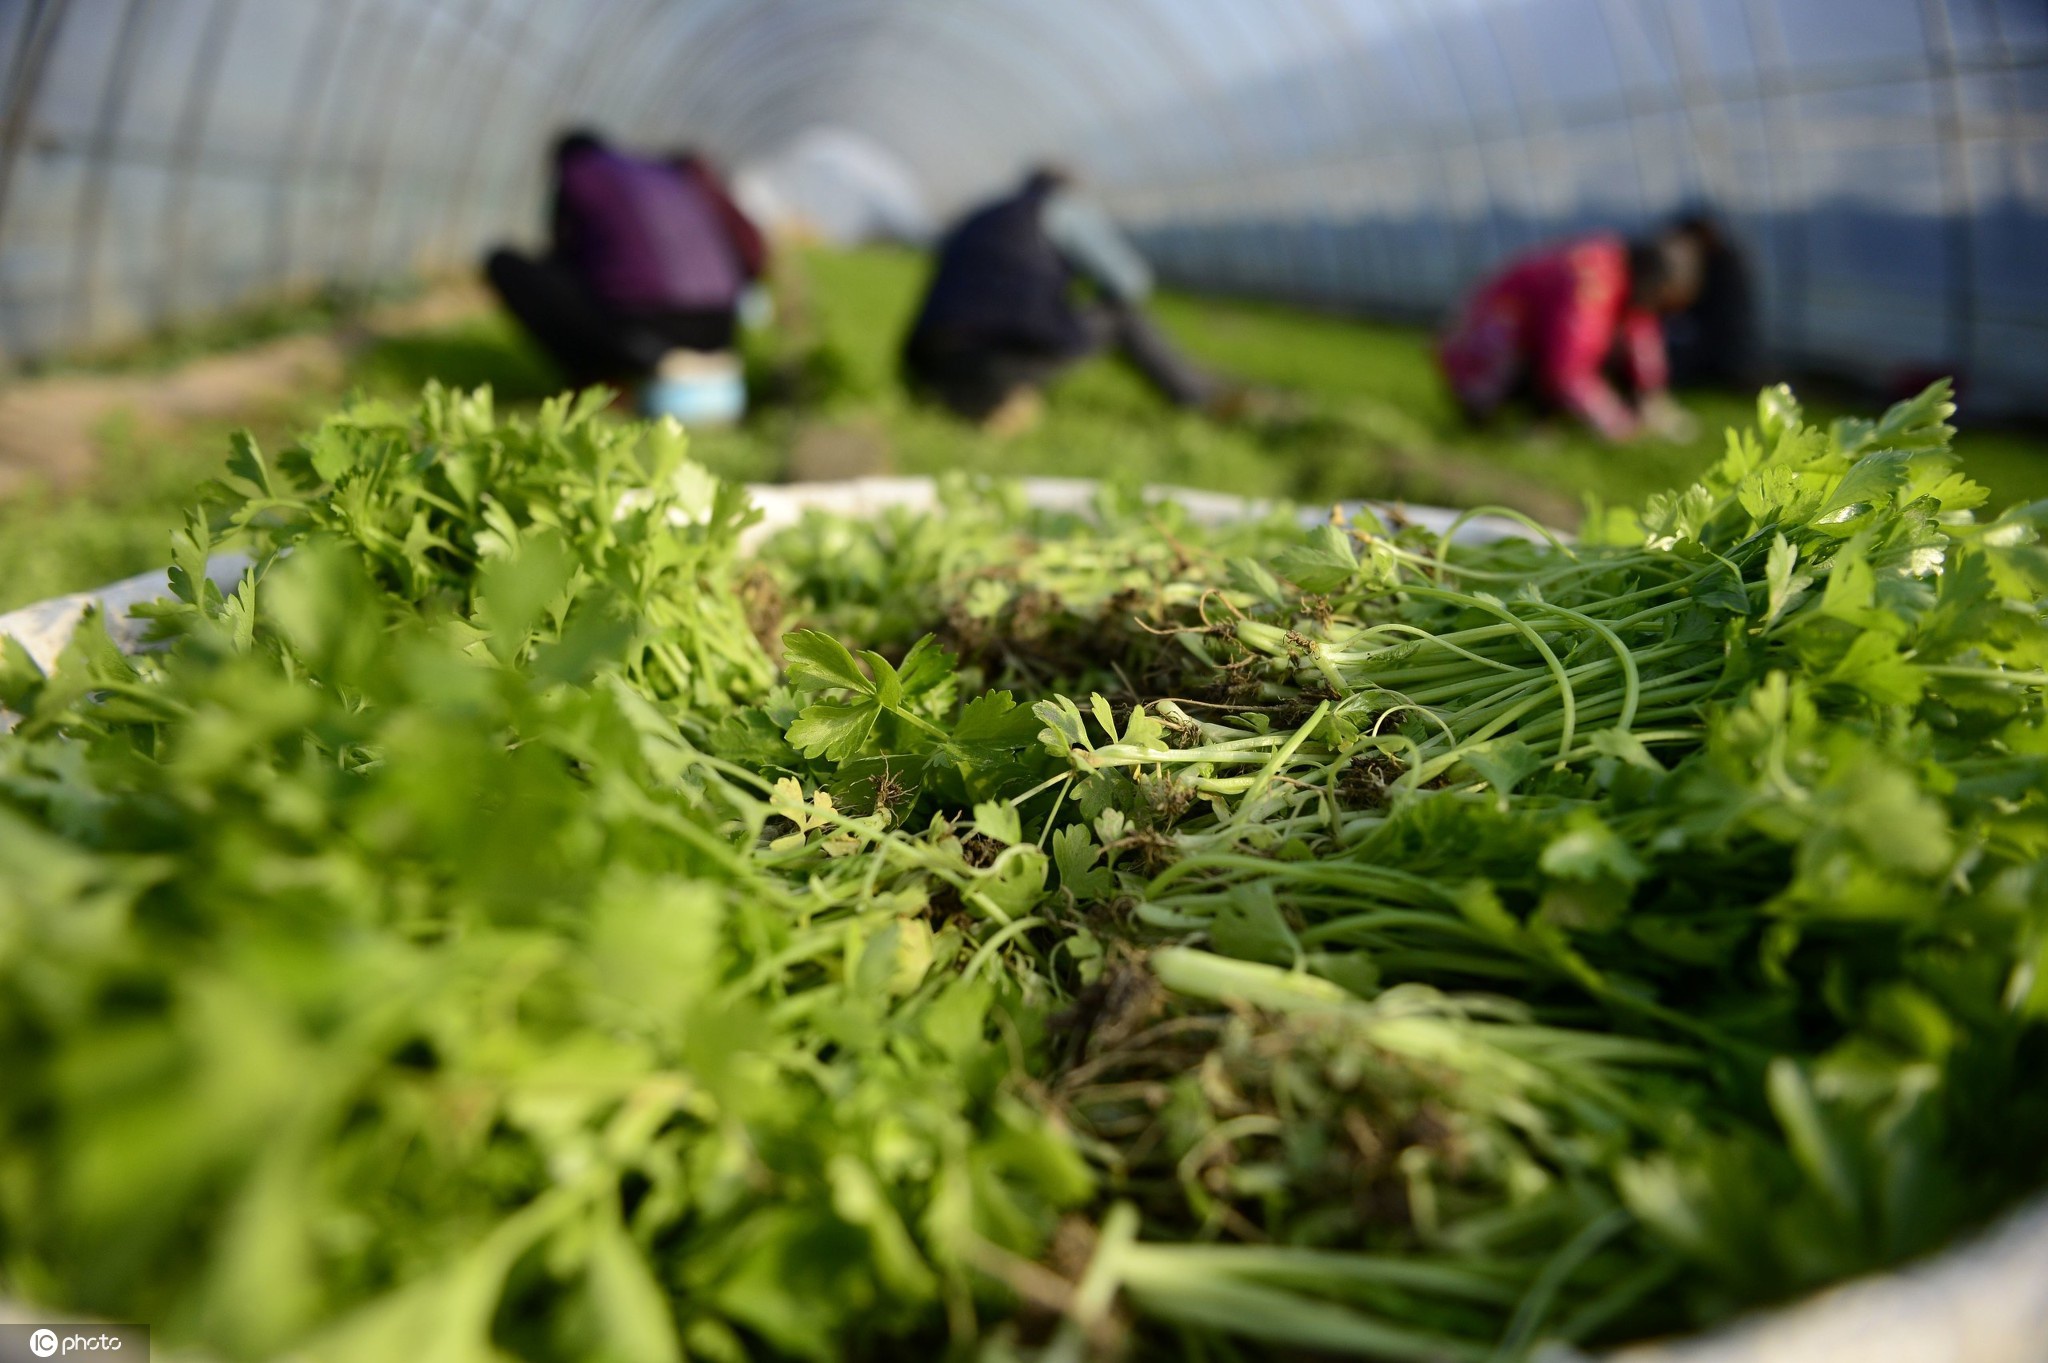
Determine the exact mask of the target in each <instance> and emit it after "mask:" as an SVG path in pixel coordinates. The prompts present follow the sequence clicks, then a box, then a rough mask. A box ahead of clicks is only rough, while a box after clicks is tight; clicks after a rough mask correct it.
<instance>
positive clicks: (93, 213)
mask: <svg viewBox="0 0 2048 1363" xmlns="http://www.w3.org/2000/svg"><path fill="white" fill-rule="evenodd" d="M148 5H149V0H128V4H127V8H125V9H124V10H123V11H122V12H121V29H120V33H119V35H118V36H117V37H116V38H115V39H114V51H113V54H112V55H111V56H110V57H109V58H108V60H107V76H106V79H105V80H104V81H103V82H102V84H101V87H100V107H99V113H98V114H97V115H95V116H94V118H93V130H92V140H91V141H90V142H89V143H88V144H87V148H86V168H85V188H84V190H83V191H82V192H81V193H80V194H79V196H78V225H77V227H76V228H75V229H74V230H73V234H72V241H71V310H72V313H73V316H74V319H75V320H74V325H75V326H76V327H77V330H78V334H79V335H81V336H89V335H91V334H92V330H93V314H94V312H95V311H96V309H95V307H94V299H95V293H96V290H94V288H93V286H92V285H93V270H94V267H95V266H96V265H97V264H98V263H99V247H100V224H101V222H102V221H104V220H105V217H106V211H107V194H108V185H107V181H108V179H109V178H110V177H111V175H112V167H111V166H110V165H109V164H108V163H109V162H110V161H111V160H112V159H113V154H114V142H115V139H116V138H118V137H119V136H120V133H121V124H122V122H123V120H124V119H126V117H127V113H128V91H129V88H130V87H131V86H132V85H133V83H134V82H133V81H132V79H131V75H132V72H133V70H134V66H135V62H136V60H137V58H138V56H139V52H138V43H137V37H138V35H139V31H140V29H141V27H142V16H143V13H144V11H145V10H146V9H147V8H148Z"/></svg>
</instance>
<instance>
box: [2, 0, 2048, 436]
mask: <svg viewBox="0 0 2048 1363" xmlns="http://www.w3.org/2000/svg"><path fill="white" fill-rule="evenodd" d="M0 63H4V64H0V353H4V354H5V355H6V356H8V357H12V358H16V359H20V358H25V357H31V356H35V355H39V354H45V353H49V352H52V351H55V350H59V349H62V348H65V347H71V346H77V345H80V344H87V343H96V342H100V341H104V340H108V339H112V338H116V337H119V336H121V335H124V334H128V333H132V332H134V331H136V330H139V329H142V328H146V327H149V326H152V325H155V324H159V323H161V322H164V321H167V320H171V319H175V318H181V317H187V316H191V315H195V314H201V313H204V312H207V311H210V310H214V309H218V308H221V307H224V306H228V305H231V304H234V303H236V302H240V301H244V300H248V299H251V298H255V297H258V296H261V295H264V294H268V293H274V292H277V291H279V290H281V289H285V288H291V287H301V286H306V285H310V284H313V283H316V282H320V281H353V282H362V281H370V280H376V279H380V278H385V277H391V276H397V275H403V274H409V273H413V272H417V271H421V270H430V269H436V268H445V267H448V266H451V265H456V264H460V263H464V262H467V261H469V260H471V259H473V258H474V256H475V254H476V253H477V251H478V250H479V249H480V248H481V247H482V246H483V245H485V244H486V243H487V242H489V241H491V240H493V239H496V238H499V237H502V236H505V235H508V234H510V235H514V236H523V237H526V238H529V239H530V238H532V237H533V236H534V235H536V233H537V230H538V227H539V223H540V219H541V198H542V195H543V192H544V186H543V181H542V167H541V153H542V149H543V148H544V147H545V145H546V143H547V141H548V139H549V138H550V136H551V135H552V134H553V133H554V132H555V131H556V130H558V129H559V128H560V127H561V126H563V125H564V124H566V123H569V122H588V123H593V124H596V125H599V126H601V127H604V128H607V129H609V130H611V131H613V132H615V133H617V134H618V135H619V136H620V137H622V138H624V139H627V140H639V141H642V142H646V143H649V144H655V145H661V144H674V143H677V142H679V141H681V140H685V139H687V140H689V141H691V142H695V143H698V144H700V145H703V146H705V147H708V148H709V149H710V150H712V151H713V152H714V153H716V154H718V155H719V156H721V157H722V158H724V159H725V160H726V161H727V162H728V163H729V164H734V165H738V166H741V167H745V166H748V165H756V166H762V165H766V166H771V167H772V165H773V164H774V160H775V157H776V156H777V155H778V153H781V152H784V151H785V150H786V149H787V148H789V147H790V146H792V145H793V144H795V143H797V142H798V141H799V140H800V139H803V138H804V137H806V136H807V135H809V136H813V137H815V136H816V135H817V134H818V132H819V130H821V129H823V130H831V131H832V132H833V133H834V135H836V136H844V137H847V138H857V139H861V140H864V141H866V142H868V143H871V144H872V145H874V146H875V147H877V148H880V149H883V150H884V151H886V152H887V153H888V154H891V155H893V157H895V158H896V159H897V160H898V161H900V163H901V164H902V165H903V166H905V167H907V168H908V169H909V171H910V172H911V174H912V175H913V176H914V177H915V180H916V182H917V184H918V185H919V186H920V188H921V190H922V192H923V195H924V196H925V199H926V201H927V203H928V204H929V205H930V206H931V207H932V208H934V209H935V210H937V211H945V210H947V209H950V208H952V207H956V206H958V205H959V204H961V203H963V202H965V201H968V200H970V199H972V198H973V197H974V196H976V195H978V194H982V193H985V192H986V191H988V190H989V189H990V188H992V187H993V186H995V185H997V184H998V183H999V182H1001V181H1002V180H1003V179H1004V178H1005V177H1007V176H1008V175H1009V174H1010V173H1011V172H1012V171H1013V170H1014V168H1015V167H1016V165H1017V164H1019V163H1020V162H1021V161H1023V160H1026V159H1029V158H1031V157H1033V156H1043V155H1047V154H1051V155H1056V156H1058V157H1059V158H1061V159H1062V160H1064V161H1066V162H1067V163H1068V164H1070V165H1073V166H1075V167H1077V168H1078V169H1079V170H1081V171H1082V172H1083V173H1084V175H1085V176H1086V177H1087V178H1088V179H1089V180H1090V181H1091V182H1092V183H1093V184H1094V186H1095V187H1096V188H1097V189H1098V190H1099V191H1100V192H1101V194H1102V195H1103V197H1104V198H1105V199H1106V200H1107V201H1108V202H1109V203H1110V205H1111V206H1112V207H1113V208H1114V209H1115V210H1116V211H1118V212H1119V213H1120V214H1121V215H1122V216H1123V218H1124V219H1125V220H1126V222H1128V223H1129V224H1131V225H1132V226H1133V227H1134V228H1135V229H1137V231H1138V232H1139V235H1140V237H1141V239H1142V241H1143V243H1144V244H1145V246H1146V247H1147V248H1148V250H1149V251H1150V252H1151V253H1152V254H1153V255H1154V257H1155V258H1156V259H1157V261H1158V262H1159V263H1160V265H1161V266H1162V268H1163V270H1164V272H1165V273H1166V274H1167V275H1168V276H1169V277H1173V278H1177V279H1181V280H1185V281H1191V282H1195V283H1199V284H1204V285H1208V286H1212V287H1220V288H1227V289H1236V290H1244V291H1250V292H1257V293H1264V294H1270V295H1276V296H1285V297H1295V298H1302V299H1308V300H1314V301H1318V302H1324V303H1332V304H1339V305H1345V306H1362V307H1369V308H1378V309H1382V310H1393V311H1399V312H1403V313H1411V314H1418V315H1419V314H1426V313H1434V312H1438V311H1440V310H1441V309H1442V308H1444V307H1445V306H1446V305H1447V304H1448V303H1449V302H1450V301H1451V300H1453V299H1454V298H1455V297H1456V295H1457V293H1458V291H1459V290H1460V289H1461V288H1462V287H1463V286H1464V285H1465V284H1467V283H1468V282H1469V281H1470V280H1471V278H1472V277H1473V276H1474V274H1475V273H1477V272H1478V271H1479V270H1481V269H1482V268H1484V267H1485V266H1486V265H1487V264H1488V263H1489V262H1492V261H1494V260H1496V259H1498V258H1500V257H1501V256H1503V255H1505V254H1507V253H1509V252H1511V251H1513V250H1515V249H1517V248H1519V247H1522V246H1525V245H1528V244H1531V243H1534V242H1537V241H1540V240H1542V239H1544V238H1546V237H1551V236H1555V235H1557V234H1560V233H1563V232H1566V231H1571V230H1576V229H1579V228H1583V227H1588V226H1592V225H1596V224H1597V225H1619V226H1624V227H1625V226H1631V225H1635V224H1638V223H1641V222H1643V221H1645V220H1647V219H1649V218H1651V217H1654V216H1655V215H1657V214H1660V213H1663V212H1666V211H1668V210H1670V209H1672V208H1674V207H1678V206H1680V205H1682V204H1687V203H1693V202H1706V203H1711V204H1712V205H1714V206H1716V207H1717V208H1718V209H1719V210H1720V211H1721V212H1723V213H1724V214H1725V215H1726V216H1727V217H1728V219H1729V220H1730V222H1731V223H1732V225H1733V226H1734V228H1735V230H1736V232H1737V234H1738V235H1739V237H1740V238H1741V240H1742V241H1743V242H1744V243H1745V244H1747V245H1748V246H1749V248H1750V249H1751V251H1752V253H1753V256H1754V259H1755V261H1756V265H1757V269H1758V272H1759V274H1760V282H1761V285H1762V288H1761V293H1762V296H1763V301H1764V304H1765V323H1766V333H1767V340H1768V341H1769V342H1770V344H1771V345H1773V346H1774V347H1775V348H1776V349H1777V350H1778V351H1779V352H1780V353H1781V354H1783V355H1785V356H1787V357H1790V358H1793V359H1798V360H1805V361H1815V362H1820V363H1824V364H1828V365H1831V366H1835V367H1840V368H1844V369H1848V370H1853V371H1860V372H1862V373H1864V374H1866V375H1870V376H1882V375H1887V374H1896V373H1899V372H1901V371H1905V370H1914V369H1921V368H1937V367H1938V368H1950V367H1953V368H1957V369H1960V370H1961V371H1962V372H1964V373H1965V374H1966V376H1968V378H1969V379H1970V380H1972V381H1973V383H1974V387H1975V389H1976V392H1977V395H1978V397H1979V398H1980V400H1990V401H1993V402H1997V401H2000V400H2003V401H2004V402H2006V403H2008V404H2010V403H2014V402H2018V403H2024V404H2028V405H2032V406H2034V407H2035V408H2036V409H2040V408H2042V407H2044V406H2048V0H1777V2H1776V3H1768V2H1767V0H1115V2H1114V3H1109V2H1108V0H946V2H945V3H941V2H940V0H609V2H608V3H596V2H594V0H587V2H584V3H563V0H0Z"/></svg>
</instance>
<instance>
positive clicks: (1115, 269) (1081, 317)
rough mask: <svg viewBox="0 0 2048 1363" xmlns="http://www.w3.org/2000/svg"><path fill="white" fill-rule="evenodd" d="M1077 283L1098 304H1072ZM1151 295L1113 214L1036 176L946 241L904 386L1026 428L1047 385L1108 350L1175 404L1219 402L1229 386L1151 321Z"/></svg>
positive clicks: (992, 423)
mask: <svg viewBox="0 0 2048 1363" xmlns="http://www.w3.org/2000/svg"><path fill="white" fill-rule="evenodd" d="M1076 281H1080V282H1082V283H1085V284H1086V285H1087V286H1088V289H1089V291H1090V292H1091V293H1092V297H1091V298H1089V299H1086V300H1083V299H1080V298H1077V297H1076V296H1075V290H1074V288H1073V285H1074V284H1075V283H1076ZM1151 289H1152V271H1151V269H1150V268H1149V267H1148V266H1147V265H1146V263H1145V260H1144V258H1143V257H1142V256H1140V255H1139V254H1138V253H1137V251H1136V250H1134V249H1133V248H1132V247H1131V245H1130V244H1129V243H1128V242H1127V241H1125V240H1124V238H1123V236H1122V234H1121V233H1119V232H1118V231H1117V230H1116V227H1115V226H1114V225H1113V224H1112V223H1111V222H1110V221H1109V219H1108V217H1107V216H1106V215H1104V214H1103V213H1102V211H1101V210H1100V209H1098V208H1096V207H1095V206H1094V205H1093V204H1091V203H1089V202H1088V201H1087V200H1085V199H1082V198H1080V197H1079V196H1078V195H1076V194H1075V193H1074V192H1073V191H1072V190H1071V188H1069V186H1068V183H1067V180H1066V177H1065V176H1064V175H1062V174H1061V173H1060V172H1058V171H1055V170H1050V169H1039V170H1034V171H1033V172H1031V174H1030V176H1029V177H1028V178H1027V179H1026V180H1025V182H1024V184H1023V186H1022V188H1020V189H1018V190H1017V191H1016V192H1015V193H1013V194H1011V195H1010V196H1008V197H1007V198H1003V199H999V200H997V201H996V202H994V203H991V204H988V205H985V206H984V207H982V208H979V209H976V210H975V211H974V212H972V213H970V214H968V215H967V217H966V218H965V219H963V220H962V221H961V222H959V223H958V224H957V225H955V226H954V227H953V228H952V229H951V230H950V231H949V232H947V234H946V236H945V238H944V239H943V240H942V241H941V242H940V243H939V249H938V262H937V266H936V268H935V269H934V271H933V274H932V280H931V284H930V287H929V288H928V289H927V291H926V293H925V297H924V304H923V306H922V308H921V309H920V310H919V312H918V314H917V320H916V322H915V323H914V324H913V325H912V327H911V330H910V335H909V337H908V338H907V339H906V340H905V342H904V346H903V370H904V378H905V381H906V382H907V383H908V384H909V386H910V387H911V389H912V390H913V391H915V392H918V393H919V394H921V395H923V396H926V397H930V398H933V399H935V400H937V401H939V402H941V403H943V404H944V405H946V406H947V407H949V408H951V409H952V410H953V411H955V412H957V413H959V414H960V415H961V416H964V417H966V418H968V419H969V420H973V421H981V422H984V423H985V424H987V425H988V426H989V427H990V428H991V429H994V430H1014V429H1021V428H1022V427H1023V426H1026V425H1028V424H1030V422H1031V420H1032V419H1033V418H1034V417H1035V416H1036V413H1037V408H1038V405H1039V390H1040V389H1041V388H1043V387H1044V386H1045V385H1046V384H1047V383H1049V382H1051V381H1052V379H1053V378H1055V377H1056V376H1057V375H1059V374H1060V373H1061V372H1062V371H1064V370H1066V369H1068V368H1070V367H1072V366H1073V365H1075V364H1078V363H1080V362H1081V361H1082V360H1085V359H1088V358H1090V357H1091V356H1094V355H1097V354H1100V353H1101V352H1103V351H1105V350H1114V351H1115V352H1116V353H1117V354H1118V355H1119V356H1121V357H1122V358H1123V359H1124V360H1125V361H1127V362H1128V363H1130V364H1131V365H1132V366H1133V367H1135V368H1136V369H1137V370H1138V372H1139V373H1140V374H1142V375H1144V376H1145V378H1146V379H1148V380H1149V381H1150V382H1151V383H1152V385H1153V386H1154V387H1155V388H1157V389H1158V390H1159V391H1160V392H1161V393H1162V394H1164V395H1165V396H1166V398H1167V399H1168V400H1169V401H1171V402H1173V403H1174V404H1175V405H1177V406H1181V407H1199V406H1202V405H1204V404H1206V403H1209V402H1211V401H1212V400H1214V399H1216V398H1218V397H1219V396H1220V394H1221V393H1222V386H1221V385H1220V384H1219V383H1218V382H1217V381H1216V380H1215V379H1214V378H1212V377H1211V376H1210V375H1208V374H1207V373H1205V372H1204V371H1202V370H1201V369H1199V368H1198V367H1196V366H1195V365H1194V364H1193V363H1192V362H1191V361H1189V360H1188V359H1187V358H1186V357H1185V356H1183V355H1181V354H1180V352H1179V351H1178V350H1176V349H1175V348H1174V346H1173V343H1172V342H1171V341H1170V340H1168V339H1167V337H1166V335H1165V334H1164V333H1163V332H1162V331H1160V329H1159V328H1158V327H1157V325H1155V324H1154V323H1153V321H1152V320H1151V318H1149V317H1148V316H1146V314H1145V311H1144V307H1143V304H1144V301H1145V299H1146V297H1147V296H1148V295H1149V294H1150V292H1151Z"/></svg>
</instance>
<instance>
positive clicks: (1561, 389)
mask: <svg viewBox="0 0 2048 1363" xmlns="http://www.w3.org/2000/svg"><path fill="white" fill-rule="evenodd" d="M1700 270H1701V261H1700V252H1699V243H1698V242H1697V241H1696V240H1695V239H1694V238H1693V237H1692V236H1691V235H1690V234H1688V233H1685V232H1682V231H1670V232H1666V233H1664V234H1662V235H1660V236H1658V237H1655V238H1652V239H1650V240H1647V241H1637V242H1630V241H1627V240H1625V239H1623V238H1622V237H1620V236H1617V235H1614V234H1612V233H1598V234H1595V235H1593V236H1587V237H1581V238H1578V239H1577V240H1574V241H1568V242H1564V243H1562V244H1560V245H1556V246H1552V247H1548V248H1545V249H1542V250H1538V251H1534V252H1531V253H1530V254H1528V255H1524V256H1521V257H1519V258H1517V259H1515V260H1512V261H1510V262H1509V263H1508V265H1507V266H1506V268H1505V269H1503V270H1502V271H1501V272H1500V273H1499V274H1497V275H1495V276H1494V277H1493V278H1492V279H1490V280H1488V281H1487V282H1486V283H1485V284H1483V285H1481V286H1480V287H1479V289H1478V290H1477V291H1476V292H1475V293H1474V294H1473V295H1472V297H1471V299H1470V300H1469V301H1468V302H1467V303H1466V305H1465V308H1464V311H1463V313H1462V314H1461V315H1460V316H1459V318H1458V319H1457V321H1456V322H1455V323H1454V324H1453V326H1452V327H1451V329H1450V330H1449V331H1448V332H1447V333H1446V334H1445V335H1444V336H1443V337H1442V338H1441V340H1440V341H1439V342H1438V345H1437V360H1438V363H1439V364H1441V365H1442V367H1443V371H1444V376H1445V378H1446V379H1448V380H1449V382H1450V386H1451V392H1452V394H1453V395H1454V396H1455V397H1456V398H1457V400H1458V403H1459V405H1460V406H1462V407H1463V408H1464V409H1465V414H1466V415H1467V416H1468V417H1469V418H1471V419H1472V420H1474V421H1480V420H1484V419H1485V418H1487V417H1489V416H1491V415H1492V414H1493V413H1494V412H1496V411H1497V410H1499V409H1500V408H1501V407H1502V406H1503V405H1505V404H1507V403H1509V402H1511V401H1516V400H1522V401H1527V402H1529V403H1531V404H1533V405H1534V406H1536V407H1537V408H1538V409H1539V410H1544V411H1561V412H1565V413H1567V414H1569V415H1571V416H1573V417H1576V418H1577V419H1579V420H1581V421H1584V422H1585V423H1586V424H1587V425H1589V426H1591V427H1592V428H1593V429H1594V430H1596V431H1598V432H1599V433H1600V434H1601V435H1603V436H1605V437H1606V438H1607V439H1609V440H1613V441H1622V440H1629V439H1632V438H1634V437H1635V436H1638V435H1641V434H1644V433H1649V434H1652V435H1662V436H1666V437H1669V438H1674V439H1684V438H1685V437H1686V436H1687V435H1688V434H1689V431H1690V429H1691V426H1692V422H1691V418H1689V417H1688V416H1687V415H1686V414H1685V412H1684V410H1683V409H1682V408H1680V407H1679V406H1678V404H1677V403H1675V402H1673V401H1672V400H1671V396H1670V394H1669V393H1668V392H1667V391H1666V388H1667V384H1668V382H1669V372H1668V367H1667V365H1666V363H1665V358H1664V334H1663V327H1662V324H1661V322H1660V320H1659V319H1660V317H1661V316H1663V315H1664V314H1666V313H1671V312H1677V311H1679V310H1681V309H1683V308H1685V307H1687V306H1688V305H1690V304H1691V302H1692V300H1693V299H1694V298H1695V297H1696V296H1697V295H1698V293H1699V287H1700Z"/></svg>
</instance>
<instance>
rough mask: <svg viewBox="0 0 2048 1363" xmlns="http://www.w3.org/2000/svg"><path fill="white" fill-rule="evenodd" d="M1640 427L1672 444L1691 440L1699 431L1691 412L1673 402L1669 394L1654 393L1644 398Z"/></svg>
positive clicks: (1654, 436)
mask: <svg viewBox="0 0 2048 1363" xmlns="http://www.w3.org/2000/svg"><path fill="white" fill-rule="evenodd" d="M1642 429H1643V433H1644V434H1645V435H1648V436H1651V437H1653V438H1655V439H1658V440H1668V441H1670V442H1671V443H1672V444H1674V445H1684V444H1688V443H1690V442H1691V440H1692V439H1693V437H1694V436H1696V435H1698V434H1699V432H1700V424H1699V422H1698V421H1696V420H1694V418H1693V415H1692V413H1691V412H1688V411H1686V410H1685V408H1683V407H1681V406H1679V405H1678V404H1677V403H1676V402H1674V401H1673V400H1672V399H1671V397H1670V395H1669V394H1666V393H1656V394H1653V395H1651V396H1650V397H1649V398H1647V399H1645V400H1644V402H1643V409H1642Z"/></svg>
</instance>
